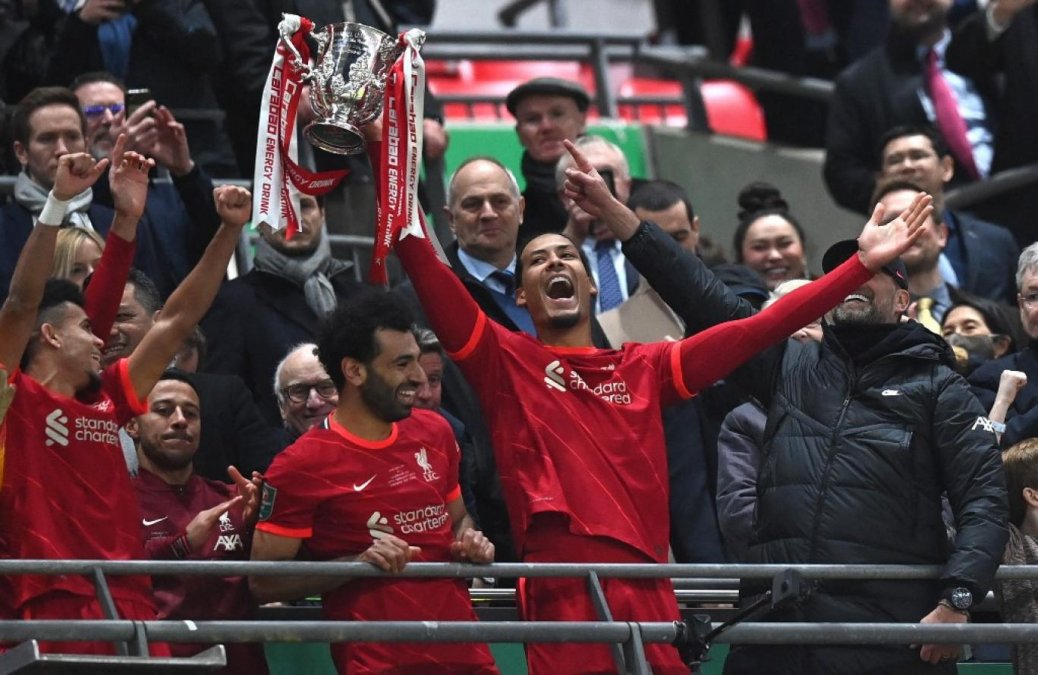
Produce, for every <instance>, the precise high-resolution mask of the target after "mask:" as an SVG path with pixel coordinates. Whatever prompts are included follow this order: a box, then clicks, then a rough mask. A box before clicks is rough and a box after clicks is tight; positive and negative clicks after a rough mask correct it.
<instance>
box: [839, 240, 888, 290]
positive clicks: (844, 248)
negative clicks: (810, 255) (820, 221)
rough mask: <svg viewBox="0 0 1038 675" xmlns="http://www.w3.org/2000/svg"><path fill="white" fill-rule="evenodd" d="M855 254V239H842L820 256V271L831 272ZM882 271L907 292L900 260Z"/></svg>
mask: <svg viewBox="0 0 1038 675" xmlns="http://www.w3.org/2000/svg"><path fill="white" fill-rule="evenodd" d="M857 252H858V240H857V239H844V240H843V241H838V242H836V243H835V244H833V245H832V246H830V247H829V250H828V251H826V252H825V255H824V256H822V271H823V272H831V271H833V270H834V269H836V268H837V267H839V266H840V265H842V264H843V263H844V262H846V261H847V258H850V257H851V256H852V255H854V254H855V253H857ZM882 269H883V271H884V272H886V273H887V274H889V275H890V277H891V278H892V279H893V280H894V283H896V284H897V285H898V286H899V287H901V288H903V289H905V290H906V291H907V290H908V270H906V269H905V264H904V263H903V262H901V259H900V258H895V259H894V260H893V261H891V262H888V263H887V264H886V265H884V266H883V268H882Z"/></svg>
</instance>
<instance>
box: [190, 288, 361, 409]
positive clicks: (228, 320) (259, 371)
mask: <svg viewBox="0 0 1038 675" xmlns="http://www.w3.org/2000/svg"><path fill="white" fill-rule="evenodd" d="M331 282H332V286H333V287H334V288H335V294H336V296H337V297H338V298H339V302H340V303H341V302H343V301H344V300H346V299H347V298H349V297H351V296H353V295H354V294H355V293H356V292H357V291H358V290H359V289H360V288H361V284H360V282H358V281H357V280H356V279H354V277H353V271H352V270H345V271H343V272H340V273H339V274H336V275H335V276H333V277H332V278H331ZM319 329H320V319H318V317H317V315H316V314H314V313H313V311H312V310H311V309H310V308H309V307H308V306H307V304H306V296H305V295H304V293H303V289H302V288H299V287H298V286H296V285H295V284H294V283H292V282H291V281H288V280H287V279H283V278H281V277H279V276H275V275H273V274H267V273H266V272H261V271H259V270H252V271H251V272H249V273H248V274H245V275H243V276H241V277H238V278H237V279H234V280H232V281H229V282H227V283H225V284H224V285H223V287H221V288H220V292H219V293H217V295H216V300H215V301H214V302H213V305H212V307H210V309H209V313H208V314H206V316H205V318H204V319H203V320H202V330H204V331H205V335H206V339H208V341H209V354H208V356H207V357H206V362H205V368H204V370H205V371H206V372H211V373H223V374H226V375H238V376H239V377H241V378H242V379H243V380H245V384H246V385H247V386H248V388H249V390H250V391H252V396H253V398H255V399H256V403H257V405H259V409H260V413H261V414H262V415H263V417H264V419H266V420H267V423H268V424H270V425H272V426H281V413H280V412H279V411H278V404H277V397H276V396H275V395H274V370H275V369H276V368H277V365H278V363H279V362H280V361H281V359H282V358H284V357H285V355H286V354H287V353H288V350H289V349H291V348H292V347H295V346H296V345H298V344H300V343H303V342H314V341H315V339H316V337H317V333H318V330H319Z"/></svg>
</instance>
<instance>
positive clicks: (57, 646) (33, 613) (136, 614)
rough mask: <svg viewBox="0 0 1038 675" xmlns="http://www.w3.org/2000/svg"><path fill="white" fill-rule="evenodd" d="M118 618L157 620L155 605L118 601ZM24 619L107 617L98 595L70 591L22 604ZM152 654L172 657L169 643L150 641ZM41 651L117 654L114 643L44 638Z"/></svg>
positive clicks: (20, 614) (22, 617)
mask: <svg viewBox="0 0 1038 675" xmlns="http://www.w3.org/2000/svg"><path fill="white" fill-rule="evenodd" d="M115 607H116V610H117V611H118V612H119V618H121V619H129V620H135V621H151V620H154V619H155V608H154V607H152V606H151V604H150V603H144V602H137V601H134V600H116V601H115ZM18 616H19V618H21V619H95V620H96V619H104V618H105V616H104V614H103V613H102V612H101V606H100V604H98V602H97V599H96V598H88V597H85V596H79V595H72V594H71V593H60V594H59V593H55V594H52V595H43V596H40V597H38V598H34V599H33V600H30V601H29V602H27V603H25V605H23V606H22V608H21V610H19V612H18ZM148 650H149V654H150V655H151V656H169V655H170V651H169V645H168V644H166V643H164V642H150V643H148ZM40 651H42V652H48V653H51V654H104V655H112V654H115V645H114V644H113V643H111V642H81V641H67V642H56V641H41V642H40Z"/></svg>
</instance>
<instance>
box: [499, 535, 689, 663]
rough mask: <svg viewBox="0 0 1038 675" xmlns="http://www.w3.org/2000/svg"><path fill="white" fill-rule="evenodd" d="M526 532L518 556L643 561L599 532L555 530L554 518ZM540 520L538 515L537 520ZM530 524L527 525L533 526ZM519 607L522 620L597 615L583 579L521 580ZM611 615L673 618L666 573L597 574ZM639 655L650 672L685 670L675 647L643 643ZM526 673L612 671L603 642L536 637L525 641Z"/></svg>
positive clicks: (543, 559) (586, 618) (534, 560)
mask: <svg viewBox="0 0 1038 675" xmlns="http://www.w3.org/2000/svg"><path fill="white" fill-rule="evenodd" d="M551 520H552V521H553V522H552V523H551V525H549V526H548V527H541V528H536V529H539V531H537V532H536V535H535V537H532V538H531V537H529V535H528V538H527V546H526V552H525V554H524V556H523V562H528V563H538V562H598V563H645V562H647V561H646V560H645V558H644V556H641V555H640V554H639V553H637V552H636V551H634V550H633V549H630V548H629V547H627V546H624V545H623V544H620V543H618V542H613V541H611V540H609V539H605V538H602V537H581V536H577V535H573V534H570V533H569V532H568V531H563V530H560V529H559V528H558V527H557V526H556V525H557V522H558V521H556V519H555V518H551ZM541 522H542V523H543V520H542V521H541ZM534 529H535V528H531V530H534ZM521 581H522V583H521V585H520V590H519V596H518V597H519V612H520V615H521V616H522V618H523V619H526V620H527V621H600V620H601V619H600V618H599V616H598V613H597V612H596V610H595V606H594V604H592V601H591V595H590V593H589V591H588V585H587V580H586V579H583V578H575V577H574V578H567V579H552V578H544V577H540V578H529V579H523V580H521ZM599 581H600V582H601V584H602V590H603V591H604V592H605V596H606V602H607V603H608V605H609V611H610V612H611V613H612V615H613V619H614V620H615V621H643V622H670V621H677V620H679V619H680V618H681V617H680V614H679V612H678V603H677V600H676V599H675V597H674V586H673V585H672V584H671V582H670V579H609V578H600V579H599ZM645 656H646V658H647V659H648V661H649V663H650V664H651V665H652V672H653V673H655V674H656V675H688V672H689V669H688V666H686V665H685V664H683V663H682V662H681V658H680V657H679V656H678V652H677V649H675V648H674V647H672V646H671V645H668V644H661V643H655V644H646V645H645ZM526 661H527V663H528V665H529V672H530V675H546V674H547V673H553V674H555V673H582V674H583V673H610V674H613V673H616V663H615V662H614V661H613V657H612V652H611V651H610V647H609V645H608V643H604V642H599V643H571V642H542V643H529V644H527V645H526Z"/></svg>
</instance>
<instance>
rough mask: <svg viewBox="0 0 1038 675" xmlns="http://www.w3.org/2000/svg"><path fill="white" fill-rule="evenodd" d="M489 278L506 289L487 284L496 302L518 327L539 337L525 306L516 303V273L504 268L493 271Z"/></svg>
mask: <svg viewBox="0 0 1038 675" xmlns="http://www.w3.org/2000/svg"><path fill="white" fill-rule="evenodd" d="M487 279H494V280H496V281H497V282H498V283H499V284H501V286H502V288H504V291H503V292H502V291H498V290H495V289H493V288H491V287H490V286H489V285H486V284H484V285H485V286H486V288H487V290H489V291H490V293H491V295H492V296H493V298H494V302H496V303H497V306H498V307H500V308H501V309H502V310H503V311H504V313H505V314H507V315H508V318H509V319H511V320H512V323H514V324H515V325H516V327H517V328H518V329H519V330H521V331H523V332H524V333H526V334H528V335H532V336H534V337H537V329H536V328H534V325H533V319H532V318H530V313H529V312H527V311H526V309H525V308H524V307H520V306H518V305H517V304H515V275H514V274H512V273H511V272H506V271H504V270H497V271H495V272H491V273H490V275H489V276H488V277H487Z"/></svg>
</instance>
